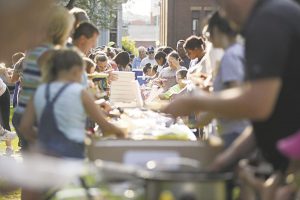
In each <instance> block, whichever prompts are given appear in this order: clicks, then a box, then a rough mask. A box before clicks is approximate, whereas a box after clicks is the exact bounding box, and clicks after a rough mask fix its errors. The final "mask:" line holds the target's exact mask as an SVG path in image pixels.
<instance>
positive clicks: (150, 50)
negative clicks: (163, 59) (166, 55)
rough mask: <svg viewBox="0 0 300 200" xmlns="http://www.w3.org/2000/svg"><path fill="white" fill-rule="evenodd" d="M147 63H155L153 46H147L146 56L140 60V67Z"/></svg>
mask: <svg viewBox="0 0 300 200" xmlns="http://www.w3.org/2000/svg"><path fill="white" fill-rule="evenodd" d="M147 63H150V64H151V66H152V67H153V66H154V65H157V63H156V61H155V58H154V47H148V48H147V57H146V58H144V59H143V60H142V62H141V65H140V68H143V67H144V66H145V65H146V64H147Z"/></svg>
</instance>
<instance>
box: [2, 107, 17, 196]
mask: <svg viewBox="0 0 300 200" xmlns="http://www.w3.org/2000/svg"><path fill="white" fill-rule="evenodd" d="M10 113H11V115H10V122H11V118H12V115H13V108H12V107H11V108H10ZM11 128H12V130H13V131H14V127H13V126H12V125H11ZM18 142H19V139H18V138H16V139H14V140H13V141H12V145H13V149H14V150H15V151H19V150H20V149H19V147H18ZM5 149H6V145H5V142H0V152H1V154H2V153H4V152H5ZM20 199H21V192H20V190H17V191H14V192H11V193H9V194H7V195H1V194H0V200H20Z"/></svg>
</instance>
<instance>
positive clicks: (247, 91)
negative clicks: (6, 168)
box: [0, 0, 300, 200]
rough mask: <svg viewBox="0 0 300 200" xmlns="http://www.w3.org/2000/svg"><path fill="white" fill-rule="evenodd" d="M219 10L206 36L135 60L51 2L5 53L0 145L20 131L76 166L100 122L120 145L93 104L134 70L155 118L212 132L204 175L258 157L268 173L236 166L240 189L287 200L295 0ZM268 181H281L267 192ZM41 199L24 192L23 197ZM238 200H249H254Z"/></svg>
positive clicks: (232, 3)
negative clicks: (212, 148)
mask: <svg viewBox="0 0 300 200" xmlns="http://www.w3.org/2000/svg"><path fill="white" fill-rule="evenodd" d="M44 3H45V4H47V1H45V2H44ZM48 3H49V2H48ZM219 4H220V9H219V11H217V12H215V13H214V14H213V15H212V16H211V17H210V18H209V19H208V23H207V27H206V29H205V32H204V33H203V35H200V36H190V37H187V38H182V39H181V40H179V41H178V42H177V46H176V47H174V48H172V47H169V46H165V47H152V46H149V47H143V46H140V47H138V55H136V56H134V55H132V53H133V52H128V51H126V50H125V49H122V48H117V47H116V46H115V44H113V43H111V44H107V45H106V46H99V47H97V40H98V37H99V35H100V32H99V30H98V28H97V27H96V26H94V25H93V24H92V23H91V22H90V21H89V17H88V16H87V14H86V12H85V11H84V10H82V9H79V8H73V9H72V10H67V9H66V8H64V7H61V6H58V5H52V4H51V5H50V4H47V5H48V7H47V10H48V12H47V17H45V16H44V15H43V16H44V17H41V19H43V23H42V24H43V26H41V25H40V26H37V27H36V28H35V29H34V30H37V29H38V28H41V27H43V30H44V31H43V34H42V35H41V38H36V39H35V40H34V39H31V40H28V41H27V42H20V45H19V46H20V47H21V48H24V47H26V51H24V52H19V51H18V52H14V53H13V56H12V67H10V66H8V64H7V65H5V64H1V66H0V77H1V78H0V119H1V121H0V122H1V126H0V140H2V141H5V143H6V146H7V148H6V153H7V154H8V155H10V154H13V153H14V151H13V149H12V145H11V141H12V140H13V139H14V138H15V137H16V135H17V136H18V137H19V145H20V147H21V151H29V150H31V149H38V151H39V152H40V153H43V154H46V155H49V156H54V157H60V158H65V157H67V158H78V159H84V158H85V155H84V139H85V137H86V133H87V132H89V133H91V134H93V132H94V130H95V126H96V123H97V124H98V125H99V128H100V130H101V132H102V134H103V136H108V135H114V136H115V137H118V138H125V137H126V134H125V133H124V132H123V131H122V130H121V129H120V128H118V127H116V126H115V125H113V124H111V123H109V122H108V121H107V120H106V118H105V116H106V114H108V113H107V110H109V108H108V107H109V105H108V104H107V102H105V101H103V103H102V104H101V105H100V106H99V105H97V104H95V100H96V99H100V98H105V99H109V95H110V93H109V87H110V84H111V82H112V81H115V80H116V79H117V77H115V76H114V73H113V71H142V72H143V78H144V80H145V82H143V83H142V84H143V86H141V88H142V91H141V92H142V93H143V95H142V96H143V98H144V100H145V101H149V99H148V97H149V96H148V95H149V93H147V92H146V90H148V91H150V93H151V92H152V91H153V90H155V91H156V92H155V98H153V97H151V99H150V100H151V101H153V100H157V101H161V100H163V101H169V104H168V106H167V107H166V108H164V109H163V110H162V111H163V112H165V113H168V114H171V115H172V116H174V117H175V118H176V117H186V116H188V118H189V119H190V118H191V116H192V117H193V119H194V121H193V123H195V124H194V125H195V126H197V127H201V128H203V127H204V126H207V125H208V124H213V126H214V127H216V128H215V129H216V130H217V133H216V134H218V135H219V136H220V137H221V138H222V140H223V141H224V146H225V150H224V152H222V153H221V154H220V155H219V156H218V157H217V158H216V159H215V161H214V162H213V163H212V165H211V166H210V169H209V170H210V171H212V172H219V171H222V170H233V167H232V166H235V164H236V163H237V162H238V161H239V160H240V159H242V158H246V157H247V156H248V155H249V154H250V153H252V152H253V151H254V150H255V149H258V150H259V152H260V154H261V156H262V157H263V159H261V158H260V161H261V160H263V161H264V162H268V163H269V164H270V165H271V166H272V168H273V170H272V173H273V174H268V177H267V178H266V180H264V179H260V178H257V177H256V176H255V173H254V174H251V172H249V170H248V171H247V169H248V168H249V163H246V164H245V162H243V164H241V165H240V167H241V169H240V171H241V172H242V175H241V176H240V177H241V181H242V182H244V183H245V184H246V185H248V186H249V187H251V188H252V189H253V190H254V191H256V193H257V194H258V195H260V198H261V199H263V200H267V199H278V200H279V199H289V198H292V196H293V194H294V193H295V191H296V190H297V189H299V188H297V187H296V188H295V187H293V186H290V185H286V183H285V182H284V177H285V173H286V172H287V170H288V169H289V170H290V171H291V172H292V173H295V172H296V171H297V170H299V167H297V165H292V164H294V163H295V162H292V164H291V162H289V161H291V160H293V158H296V159H299V158H300V156H299V155H300V150H299V151H297V149H299V148H298V147H297V146H299V143H297V141H298V137H297V136H298V135H294V136H291V135H293V134H295V133H296V132H297V131H298V130H299V129H300V121H299V118H298V116H299V114H300V110H299V106H297V104H298V102H299V100H300V96H299V94H298V85H299V83H298V82H299V79H298V75H299V72H300V71H299V69H298V66H299V64H300V63H299V62H300V60H299V58H298V53H299V45H298V43H299V41H300V25H299V23H298V21H299V20H300V6H299V4H297V3H296V2H294V1H292V0H282V1H278V0H244V1H241V0H220V1H219ZM41 8H44V9H45V7H41ZM36 12H37V11H36ZM4 14H5V15H7V13H4ZM4 14H3V15H4ZM31 17H32V16H31ZM24 20H25V19H24ZM0 23H2V21H0ZM20 31H21V30H20ZM24 33H26V34H28V33H27V32H24ZM0 36H1V35H0ZM42 36H43V37H42ZM241 36H242V37H243V39H241ZM18 41H19V40H18ZM30 41H31V42H30ZM1 42H2V43H3V44H4V45H3V47H7V45H6V43H5V41H4V40H3V39H1ZM14 46H17V44H14V45H12V47H14ZM215 48H219V49H222V50H223V53H222V54H221V55H219V54H217V53H216V51H214V50H215ZM7 49H8V51H7V52H11V49H10V48H7ZM12 49H13V48H12ZM0 52H2V50H1V51H0ZM4 57H5V58H6V57H7V54H6V53H5V54H4V53H3V58H4ZM1 58H2V57H1ZM8 85H14V91H13V98H12V102H13V105H12V106H13V107H14V113H13V118H12V124H13V126H14V128H15V131H16V133H15V132H13V131H11V127H10V102H11V101H10V91H9V87H8ZM107 108H108V109H107ZM210 134H212V133H210ZM214 134H215V133H214ZM288 136H290V137H288ZM287 137H288V138H287ZM286 138H287V139H286ZM291 149H292V150H291ZM291 152H292V153H291ZM295 155H296V156H295ZM297 155H298V156H297ZM296 164H297V163H296ZM291 166H293V167H291ZM295 166H296V167H295ZM278 174H280V175H278ZM273 175H276V176H280V177H281V179H282V181H276V182H275V183H272V184H267V183H270V179H271V178H273ZM268 181H269V182H268ZM241 191H242V192H243V190H241ZM39 195H42V194H41V193H36V192H32V191H26V190H23V192H22V199H39V197H40V196H39ZM241 195H242V196H243V195H244V198H245V199H246V198H249V195H250V194H248V193H247V192H245V193H243V194H241Z"/></svg>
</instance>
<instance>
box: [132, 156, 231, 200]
mask: <svg viewBox="0 0 300 200" xmlns="http://www.w3.org/2000/svg"><path fill="white" fill-rule="evenodd" d="M187 161H188V162H189V164H188V165H189V167H190V168H186V166H185V168H180V169H179V168H177V167H174V166H172V167H171V168H169V169H170V170H166V168H164V169H162V168H161V166H162V165H161V164H160V163H158V164H157V165H156V164H154V165H156V166H159V169H156V170H155V169H154V170H141V171H139V172H138V176H139V177H140V178H143V179H144V180H145V189H146V190H145V191H146V194H145V195H146V200H164V199H174V200H227V199H228V196H229V194H230V192H231V191H228V189H227V183H228V182H229V181H231V180H232V177H233V174H232V173H230V172H228V173H208V172H201V171H198V170H197V168H196V165H195V164H196V163H195V162H190V160H187ZM151 162H152V161H151ZM151 162H150V167H151V166H154V165H153V163H152V164H151ZM183 162H185V160H183ZM183 162H182V163H179V164H183ZM177 164H178V163H174V165H177ZM163 165H164V164H163ZM165 166H166V165H165ZM148 168H149V166H148ZM198 169H199V168H198Z"/></svg>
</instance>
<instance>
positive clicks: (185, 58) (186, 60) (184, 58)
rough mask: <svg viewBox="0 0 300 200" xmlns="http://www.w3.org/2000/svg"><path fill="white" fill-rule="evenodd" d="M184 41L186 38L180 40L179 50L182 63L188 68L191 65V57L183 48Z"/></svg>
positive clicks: (178, 43)
mask: <svg viewBox="0 0 300 200" xmlns="http://www.w3.org/2000/svg"><path fill="white" fill-rule="evenodd" d="M184 43H185V41H184V40H179V41H178V42H177V52H178V54H179V56H180V59H181V61H180V64H181V65H182V66H183V67H186V68H187V69H188V68H189V67H190V62H191V59H189V57H188V56H187V55H186V52H185V50H184V48H183V45H184Z"/></svg>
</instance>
